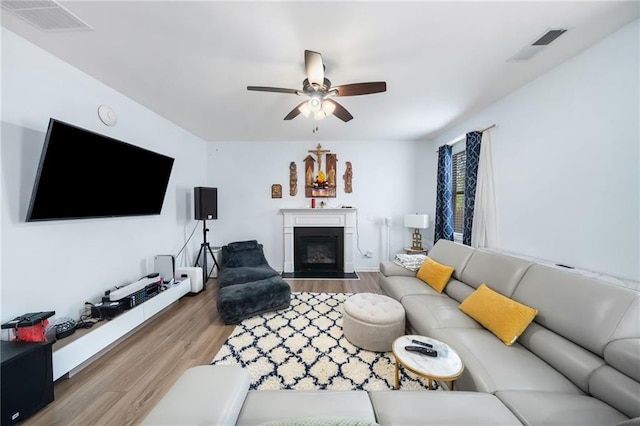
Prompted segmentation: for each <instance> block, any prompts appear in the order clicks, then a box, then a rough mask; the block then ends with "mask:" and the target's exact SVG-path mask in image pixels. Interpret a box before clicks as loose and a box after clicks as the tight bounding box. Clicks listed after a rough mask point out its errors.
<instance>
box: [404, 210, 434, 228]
mask: <svg viewBox="0 0 640 426" xmlns="http://www.w3.org/2000/svg"><path fill="white" fill-rule="evenodd" d="M404 226H405V228H414V229H425V228H428V227H429V215H428V214H418V213H415V214H407V215H405V216H404Z"/></svg>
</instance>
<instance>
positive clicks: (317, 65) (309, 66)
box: [304, 50, 324, 86]
mask: <svg viewBox="0 0 640 426" xmlns="http://www.w3.org/2000/svg"><path fill="white" fill-rule="evenodd" d="M304 66H305V70H306V72H307V79H308V80H309V83H311V84H317V85H318V86H322V85H323V84H324V64H323V63H322V55H320V54H319V53H318V52H313V51H311V50H305V51H304Z"/></svg>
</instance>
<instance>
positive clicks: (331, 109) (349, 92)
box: [247, 50, 387, 122]
mask: <svg viewBox="0 0 640 426" xmlns="http://www.w3.org/2000/svg"><path fill="white" fill-rule="evenodd" d="M304 64H305V70H306V73H307V78H305V79H304V81H303V82H302V90H298V89H284V88H280V87H265V86H247V90H254V91H257V92H274V93H290V94H293V95H299V96H307V97H309V99H308V100H305V101H302V102H301V103H300V104H298V105H297V106H296V107H295V108H294V109H292V110H291V112H290V113H289V114H287V115H286V117H284V119H285V120H291V119H293V118H295V117H297V116H298V115H299V114H301V113H302V114H304V115H305V116H306V117H309V116H310V115H312V114H313V118H314V119H315V120H321V119H323V118H325V117H327V116H329V115H331V114H333V115H335V116H336V117H338V118H339V119H340V120H342V121H344V122H347V121H349V120H351V119H352V118H353V115H351V114H350V113H349V111H347V110H346V109H345V108H344V107H343V106H342V105H340V104H339V103H338V102H336V101H335V100H333V99H332V98H333V97H334V96H357V95H369V94H372V93H380V92H385V91H386V90H387V83H385V82H384V81H376V82H370V83H352V84H343V85H341V86H335V87H331V82H330V81H329V80H328V79H327V78H326V77H325V76H324V70H325V66H324V64H323V63H322V55H320V54H319V53H318V52H313V51H311V50H305V51H304Z"/></svg>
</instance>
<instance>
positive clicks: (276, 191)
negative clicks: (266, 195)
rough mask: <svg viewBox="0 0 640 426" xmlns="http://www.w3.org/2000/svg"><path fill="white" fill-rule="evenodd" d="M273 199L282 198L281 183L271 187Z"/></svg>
mask: <svg viewBox="0 0 640 426" xmlns="http://www.w3.org/2000/svg"><path fill="white" fill-rule="evenodd" d="M271 198H282V185H280V184H279V183H274V184H273V185H271Z"/></svg>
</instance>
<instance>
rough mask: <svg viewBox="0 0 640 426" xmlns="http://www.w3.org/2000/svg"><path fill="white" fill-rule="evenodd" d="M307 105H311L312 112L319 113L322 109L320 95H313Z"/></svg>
mask: <svg viewBox="0 0 640 426" xmlns="http://www.w3.org/2000/svg"><path fill="white" fill-rule="evenodd" d="M307 105H309V110H310V111H311V112H318V111H320V110H321V109H322V98H321V97H320V96H318V95H312V96H311V99H309V102H307Z"/></svg>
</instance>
